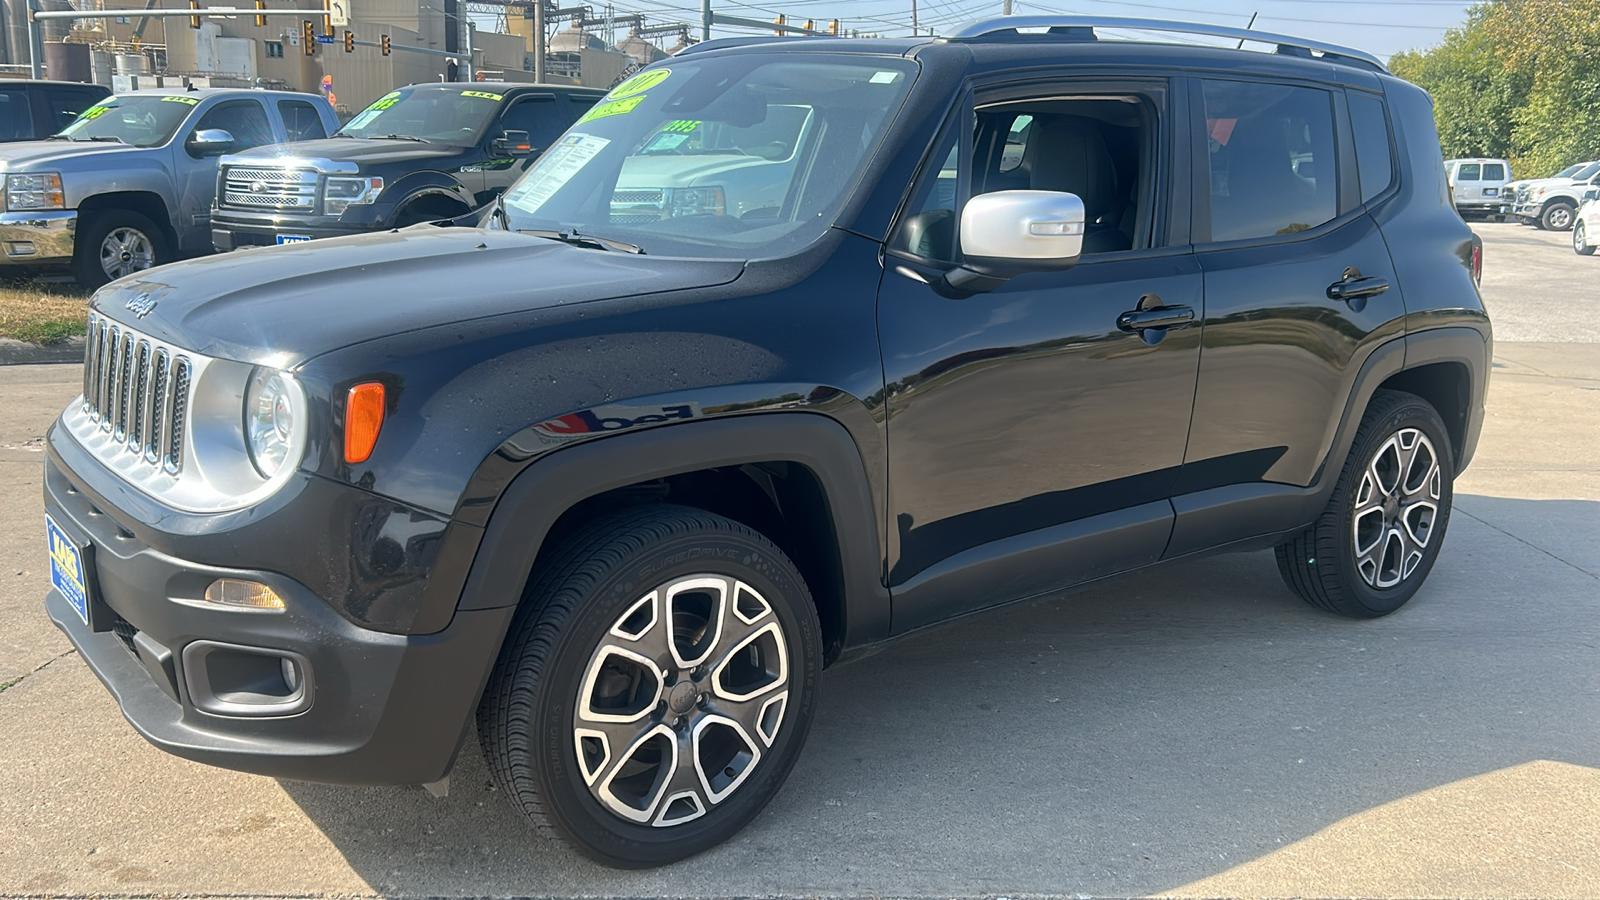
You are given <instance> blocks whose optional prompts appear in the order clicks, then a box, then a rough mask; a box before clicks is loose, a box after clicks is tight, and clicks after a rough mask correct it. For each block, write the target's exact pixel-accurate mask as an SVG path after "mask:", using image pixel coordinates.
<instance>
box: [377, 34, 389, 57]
mask: <svg viewBox="0 0 1600 900" xmlns="http://www.w3.org/2000/svg"><path fill="white" fill-rule="evenodd" d="M378 46H380V47H382V48H383V55H384V56H388V55H389V36H388V35H387V34H385V35H380V36H379V38H378Z"/></svg>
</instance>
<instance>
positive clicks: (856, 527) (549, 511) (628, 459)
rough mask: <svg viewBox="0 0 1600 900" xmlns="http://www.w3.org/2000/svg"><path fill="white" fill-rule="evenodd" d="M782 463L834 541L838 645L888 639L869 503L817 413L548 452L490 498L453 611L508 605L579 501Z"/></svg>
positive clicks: (835, 432) (840, 443)
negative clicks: (803, 486) (652, 483)
mask: <svg viewBox="0 0 1600 900" xmlns="http://www.w3.org/2000/svg"><path fill="white" fill-rule="evenodd" d="M775 461H785V462H790V463H794V464H797V465H801V466H804V467H806V468H807V469H809V470H811V472H812V473H813V474H815V476H816V478H817V481H818V483H819V484H820V485H821V486H822V491H823V496H824V498H825V500H826V502H827V506H828V514H829V517H830V518H831V520H832V525H833V531H834V535H835V537H836V539H837V552H838V557H839V558H838V562H839V571H840V576H841V582H842V587H843V598H844V607H845V609H844V613H845V615H844V624H845V634H844V635H843V641H844V644H845V646H847V647H848V646H852V645H860V644H866V643H871V642H873V641H876V640H880V639H882V638H884V637H887V636H888V634H889V626H890V605H889V591H888V589H887V588H886V587H885V586H884V584H883V577H882V572H883V549H882V547H881V546H880V544H879V540H878V531H879V529H878V523H877V522H876V520H875V519H876V513H875V512H874V510H875V508H876V505H875V504H874V503H873V497H872V492H871V488H870V486H869V481H868V479H867V473H866V471H865V470H864V468H863V464H862V458H861V455H860V452H859V451H858V449H857V447H856V444H855V442H854V441H853V440H852V439H851V437H850V433H849V432H848V431H847V430H846V429H845V427H844V426H843V425H841V424H839V423H838V422H837V421H835V420H833V419H832V418H830V417H828V416H826V415H821V414H817V413H806V412H788V413H756V414H751V415H741V416H731V417H728V418H722V419H710V420H702V421H698V422H685V423H682V424H677V425H666V426H660V427H656V428H651V429H648V430H645V431H642V432H638V433H634V434H619V435H614V436H611V437H605V438H600V439H597V440H593V441H589V442H586V443H583V444H577V445H574V446H571V447H565V448H561V449H559V450H556V451H554V452H552V453H551V454H550V455H549V456H547V457H544V458H542V459H540V460H538V461H536V462H534V463H532V464H530V465H529V466H528V467H527V468H526V469H524V470H523V471H522V472H521V473H519V474H518V475H517V476H516V478H514V479H513V480H512V481H511V483H510V484H509V485H508V486H507V487H506V489H505V490H504V491H503V492H502V493H501V495H500V497H499V499H498V500H497V501H496V503H495V507H494V512H493V513H491V515H490V517H489V521H488V523H487V525H486V526H485V529H484V534H483V538H482V540H481V541H480V542H479V544H478V550H477V553H476V555H475V557H474V559H473V562H472V566H471V569H470V570H469V572H468V575H467V580H466V585H465V587H464V588H463V590H462V593H461V599H460V603H459V605H458V607H457V608H458V609H459V610H476V609H495V608H500V607H506V606H514V605H516V604H517V603H518V602H519V601H520V600H521V599H522V592H523V587H524V585H525V584H526V583H527V580H528V575H529V573H530V572H531V571H532V569H533V565H534V562H535V560H536V559H537V557H538V554H539V550H540V548H541V547H542V546H543V545H544V543H545V540H546V538H548V537H549V534H550V529H551V527H552V526H553V525H555V523H556V520H557V519H559V518H560V516H561V515H562V513H564V512H566V511H567V510H568V509H571V508H572V507H573V506H574V505H576V504H577V503H579V502H580V501H582V500H585V499H587V498H589V497H592V496H594V495H596V494H600V493H603V492H605V491H608V490H612V489H614V488H619V487H624V486H626V485H630V484H635V483H638V482H641V481H648V480H650V479H654V478H663V477H667V476H670V475H677V474H681V473H684V472H693V471H696V470H700V469H708V468H713V467H722V466H736V465H743V464H745V463H756V462H775Z"/></svg>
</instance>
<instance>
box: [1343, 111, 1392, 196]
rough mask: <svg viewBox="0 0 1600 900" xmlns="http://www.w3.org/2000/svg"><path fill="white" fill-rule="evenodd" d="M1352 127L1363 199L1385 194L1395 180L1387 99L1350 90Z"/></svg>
mask: <svg viewBox="0 0 1600 900" xmlns="http://www.w3.org/2000/svg"><path fill="white" fill-rule="evenodd" d="M1350 126H1351V130H1353V131H1354V132H1355V139H1356V170H1357V171H1358V172H1359V173H1360V176H1361V201H1362V202H1363V203H1365V202H1366V201H1368V200H1371V199H1372V198H1373V197H1376V196H1378V195H1379V194H1381V193H1383V192H1384V190H1385V189H1387V188H1388V187H1389V182H1390V181H1392V180H1393V179H1394V171H1393V170H1394V166H1393V164H1392V162H1391V161H1390V156H1389V123H1388V120H1387V119H1385V118H1384V115H1383V101H1382V100H1379V99H1378V98H1377V97H1374V96H1372V95H1371V94H1362V93H1358V92H1356V91H1351V92H1350Z"/></svg>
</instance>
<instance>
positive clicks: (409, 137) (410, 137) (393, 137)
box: [372, 134, 432, 144]
mask: <svg viewBox="0 0 1600 900" xmlns="http://www.w3.org/2000/svg"><path fill="white" fill-rule="evenodd" d="M372 140H375V141H416V142H417V143H419V144H428V143H432V142H431V141H429V140H428V139H427V138H419V137H417V136H416V135H414V134H380V135H377V136H376V137H374V138H372Z"/></svg>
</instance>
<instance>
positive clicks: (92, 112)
mask: <svg viewBox="0 0 1600 900" xmlns="http://www.w3.org/2000/svg"><path fill="white" fill-rule="evenodd" d="M110 111H111V107H109V106H91V107H89V108H88V109H86V110H84V111H83V115H82V116H80V118H82V119H83V120H84V121H88V120H90V119H98V118H100V117H101V116H103V115H105V114H106V113H108V112H110Z"/></svg>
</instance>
